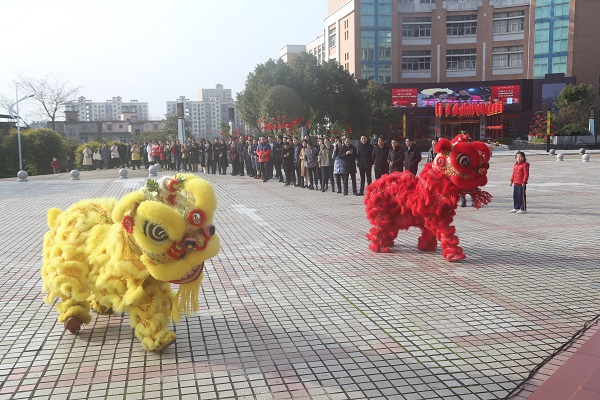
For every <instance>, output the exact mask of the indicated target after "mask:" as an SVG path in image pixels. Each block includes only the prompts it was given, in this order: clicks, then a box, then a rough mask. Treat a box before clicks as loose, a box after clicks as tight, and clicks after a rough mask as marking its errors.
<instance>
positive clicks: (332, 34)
mask: <svg viewBox="0 0 600 400" xmlns="http://www.w3.org/2000/svg"><path fill="white" fill-rule="evenodd" d="M336 39H337V28H336V27H335V26H332V27H330V28H329V48H332V47H335V46H336Z"/></svg>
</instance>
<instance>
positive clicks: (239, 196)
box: [0, 152, 600, 400]
mask: <svg viewBox="0 0 600 400" xmlns="http://www.w3.org/2000/svg"><path fill="white" fill-rule="evenodd" d="M528 161H529V162H530V163H531V178H530V184H529V185H528V187H527V194H528V209H529V213H528V214H524V215H516V214H510V213H509V210H510V209H512V188H511V187H509V180H510V175H511V171H512V164H513V162H514V159H513V157H512V153H509V152H504V154H502V153H501V152H497V153H496V154H494V157H492V160H491V167H490V170H489V178H490V181H489V184H488V186H487V187H486V189H487V190H488V191H489V192H490V193H491V194H492V195H493V196H494V198H493V199H492V203H491V204H490V205H489V206H487V207H484V208H482V209H479V210H476V209H474V208H472V207H467V208H458V210H457V216H456V219H455V225H456V227H457V235H458V236H459V238H460V241H461V246H462V247H463V249H464V251H465V254H466V255H467V259H466V260H464V261H462V262H460V263H448V262H446V261H444V260H443V258H442V256H441V251H440V249H439V248H438V250H437V251H436V252H435V253H423V252H420V251H418V250H417V237H418V236H419V234H420V231H419V230H417V229H413V230H410V231H408V232H401V233H400V234H399V237H398V239H397V240H396V245H395V247H394V248H393V251H392V252H391V253H389V254H380V253H373V252H371V251H370V250H369V249H368V243H367V240H366V238H365V233H366V232H367V231H368V229H369V225H368V222H367V220H366V218H365V210H364V205H363V204H362V201H363V198H362V197H355V196H343V195H341V194H332V193H331V192H327V193H321V192H317V191H309V190H306V189H300V188H294V187H284V186H283V184H281V183H277V182H275V181H269V182H267V183H263V182H262V181H260V180H254V179H251V178H249V177H247V176H245V177H231V176H222V175H203V176H205V177H207V178H208V179H209V180H210V181H211V182H213V184H214V185H215V188H216V192H217V196H218V199H219V206H218V210H217V214H216V217H215V226H216V227H217V230H218V232H219V234H220V235H221V241H222V250H221V252H220V253H219V255H218V256H217V257H216V258H214V259H212V260H210V261H209V262H207V273H206V276H205V279H204V282H203V284H202V290H201V294H200V302H201V310H200V312H199V314H198V315H197V316H195V317H191V318H187V319H186V318H184V319H182V321H181V322H180V323H177V324H174V326H173V329H174V330H175V331H176V333H177V342H176V343H175V344H174V345H172V346H171V347H169V348H167V349H166V350H165V351H164V352H163V353H160V354H156V353H146V352H145V351H144V350H143V349H142V346H141V345H140V343H139V342H138V340H137V339H136V338H135V337H134V334H133V330H132V329H131V328H130V327H129V322H128V319H127V316H123V315H118V314H112V315H100V316H98V315H94V316H93V320H92V322H91V323H90V324H89V325H87V326H85V327H84V328H83V329H82V331H81V332H80V334H79V335H77V336H75V335H71V334H69V333H65V332H64V330H63V327H62V325H61V324H59V323H58V322H57V321H56V317H57V312H56V311H55V310H54V308H53V307H51V306H48V305H46V304H44V303H43V302H42V298H43V296H44V294H43V293H41V286H42V282H41V275H40V266H41V258H42V240H43V239H42V238H43V235H44V233H45V231H46V226H47V225H46V210H47V209H48V208H50V207H59V208H62V209H65V208H66V207H68V206H69V205H70V204H72V203H73V202H75V201H77V200H79V199H82V198H93V197H107V196H109V197H121V196H123V195H124V194H126V193H128V192H129V191H131V190H135V189H137V188H139V187H140V186H141V185H143V184H144V183H145V179H146V178H145V177H146V175H147V172H146V171H144V170H142V171H136V172H133V171H131V172H130V179H125V180H123V179H116V178H117V177H118V173H117V171H116V170H112V171H106V172H105V171H91V172H82V174H81V180H79V181H71V180H69V177H68V175H67V174H59V175H50V176H42V177H32V178H30V179H29V181H28V182H25V183H19V182H17V181H16V179H8V180H0V222H1V226H2V229H1V230H0V248H1V249H2V252H0V272H1V273H0V298H1V301H0V321H2V322H1V329H0V398H1V399H18V398H39V399H47V398H51V399H53V400H54V399H84V398H98V399H99V398H103V399H104V398H107V399H115V398H127V399H153V398H172V399H179V398H184V399H185V398H187V399H197V398H201V399H234V398H236V399H239V398H247V399H287V398H294V399H377V398H385V399H473V400H476V399H502V398H505V397H506V396H507V395H508V394H509V392H511V391H512V390H513V389H514V388H515V387H516V386H517V385H518V383H519V382H520V381H521V380H522V379H524V378H525V377H526V376H527V375H528V373H529V371H531V370H532V369H534V368H535V367H536V365H538V364H539V363H540V362H542V360H544V359H545V358H546V357H547V356H549V355H550V354H552V353H553V352H554V350H556V349H558V348H559V347H560V346H561V345H563V344H564V343H565V342H567V341H568V340H569V339H570V338H571V336H572V335H573V334H574V333H576V332H577V331H578V330H579V329H581V328H582V327H583V325H584V323H585V322H586V321H588V320H591V319H592V318H594V317H595V316H596V315H597V314H600V306H599V304H600V269H599V268H598V260H599V259H600V246H599V245H598V236H599V230H598V226H599V225H600V213H599V212H598V201H597V200H598V194H599V190H598V188H599V187H600V154H592V156H591V162H589V163H583V162H581V156H580V155H578V154H574V153H572V154H567V155H566V157H565V161H563V162H558V161H556V158H555V157H554V156H550V155H546V154H528ZM166 174H168V173H166ZM597 330H598V327H597V326H592V327H591V328H590V329H589V330H588V331H587V333H586V334H585V335H584V336H583V338H581V339H580V340H578V341H576V342H575V344H574V345H573V346H571V347H570V348H569V349H568V350H567V351H565V352H562V353H560V354H559V355H558V356H556V357H554V358H553V359H552V360H551V361H550V362H549V363H548V364H547V365H546V366H545V367H543V368H542V369H541V371H540V372H539V373H538V374H537V375H536V376H535V377H534V378H533V379H532V380H530V381H529V382H528V383H527V384H526V385H525V390H524V391H522V392H521V393H520V394H518V395H517V396H516V397H514V398H517V399H524V398H526V397H527V396H528V395H529V394H531V393H532V392H533V391H535V390H536V389H537V388H538V387H539V386H540V385H541V383H542V382H543V381H544V380H545V379H546V378H547V377H548V376H549V375H550V374H551V373H552V372H553V371H554V370H556V369H557V368H558V367H559V366H560V365H561V364H562V363H563V362H564V360H566V358H567V357H568V356H569V355H570V354H571V353H572V352H573V351H574V350H576V349H577V348H578V347H579V346H581V343H583V341H584V340H585V338H587V337H589V336H590V335H592V334H593V333H594V332H596V331H597Z"/></svg>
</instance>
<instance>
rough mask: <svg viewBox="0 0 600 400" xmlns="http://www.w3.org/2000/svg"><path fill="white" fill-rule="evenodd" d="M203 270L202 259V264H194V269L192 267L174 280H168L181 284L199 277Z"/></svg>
mask: <svg viewBox="0 0 600 400" xmlns="http://www.w3.org/2000/svg"><path fill="white" fill-rule="evenodd" d="M203 270H204V261H203V262H202V264H200V265H198V266H196V267H195V268H194V269H192V270H191V271H190V272H188V273H187V274H185V275H184V276H182V277H181V278H179V279H175V280H172V281H169V282H170V283H174V284H176V285H183V284H184V283H190V282H193V281H195V280H196V279H198V278H199V277H200V275H202V271H203Z"/></svg>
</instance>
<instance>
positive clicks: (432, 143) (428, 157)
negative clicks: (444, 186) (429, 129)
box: [427, 138, 437, 162]
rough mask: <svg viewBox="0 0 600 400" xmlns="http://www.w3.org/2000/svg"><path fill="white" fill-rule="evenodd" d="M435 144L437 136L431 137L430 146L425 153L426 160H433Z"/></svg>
mask: <svg viewBox="0 0 600 400" xmlns="http://www.w3.org/2000/svg"><path fill="white" fill-rule="evenodd" d="M436 144H437V138H433V139H431V148H430V149H429V153H427V162H433V160H435V156H436V155H437V154H436V153H435V145H436Z"/></svg>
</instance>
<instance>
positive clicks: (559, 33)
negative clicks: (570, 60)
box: [552, 19, 569, 72]
mask: <svg viewBox="0 0 600 400" xmlns="http://www.w3.org/2000/svg"><path fill="white" fill-rule="evenodd" d="M552 40H553V41H552V52H553V53H560V52H566V51H567V50H568V49H567V47H568V44H569V21H568V20H564V19H563V20H556V21H554V32H553V38H552ZM552 71H553V72H554V69H552Z"/></svg>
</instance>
